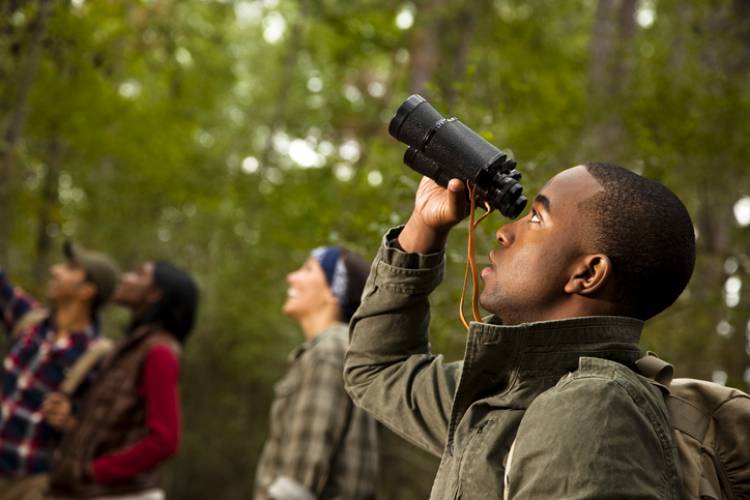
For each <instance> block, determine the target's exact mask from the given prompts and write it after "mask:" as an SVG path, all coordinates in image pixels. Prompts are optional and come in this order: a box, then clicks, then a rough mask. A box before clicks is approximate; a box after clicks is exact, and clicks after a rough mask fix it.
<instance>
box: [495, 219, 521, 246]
mask: <svg viewBox="0 0 750 500" xmlns="http://www.w3.org/2000/svg"><path fill="white" fill-rule="evenodd" d="M513 225H514V223H513V222H511V223H508V224H505V225H504V226H501V227H499V228H498V229H497V231H495V239H497V242H498V243H499V244H500V246H503V247H507V246H510V245H512V244H513V242H514V241H515V239H516V232H515V230H514V228H513Z"/></svg>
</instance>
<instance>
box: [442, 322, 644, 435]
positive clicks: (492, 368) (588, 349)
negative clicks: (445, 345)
mask: <svg viewBox="0 0 750 500" xmlns="http://www.w3.org/2000/svg"><path fill="white" fill-rule="evenodd" d="M498 322H499V321H498V320H497V319H496V318H490V320H489V322H487V323H478V322H472V323H471V325H470V328H469V335H468V339H467V341H466V352H465V354H464V360H463V369H462V373H461V380H460V382H459V386H458V389H457V390H456V395H455V400H454V404H453V412H452V417H451V420H452V423H453V425H455V424H456V423H457V421H458V420H460V418H461V416H462V415H463V414H464V412H465V411H466V410H467V409H468V407H469V406H470V405H471V404H472V403H473V402H475V401H477V400H478V399H481V398H482V397H485V396H488V395H491V394H499V393H504V392H507V391H510V390H513V389H517V388H519V387H526V388H528V387H530V386H533V387H534V388H535V389H533V390H531V393H538V392H539V391H541V390H544V388H545V387H549V386H551V385H554V384H555V383H556V381H557V380H558V379H559V378H560V377H562V376H563V375H565V373H568V372H573V371H575V370H576V369H578V361H579V358H580V357H582V356H589V357H595V358H603V359H609V360H612V361H616V362H618V363H622V364H625V365H627V366H631V367H632V366H633V365H634V363H635V360H636V359H638V358H639V357H640V356H641V351H640V348H639V347H638V340H639V339H640V336H641V331H642V329H643V322H642V321H640V320H637V319H635V318H627V317H621V316H591V317H582V318H572V319H565V320H555V321H541V322H536V323H525V324H521V325H511V326H505V325H502V324H497V323H498ZM542 380H544V382H540V381H542ZM452 427H453V426H452Z"/></svg>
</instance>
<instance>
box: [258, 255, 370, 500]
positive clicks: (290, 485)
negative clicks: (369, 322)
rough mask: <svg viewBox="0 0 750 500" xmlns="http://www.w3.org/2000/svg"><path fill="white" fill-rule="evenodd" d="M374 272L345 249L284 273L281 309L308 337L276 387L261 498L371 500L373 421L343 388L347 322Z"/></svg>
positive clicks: (260, 468) (261, 476)
mask: <svg viewBox="0 0 750 500" xmlns="http://www.w3.org/2000/svg"><path fill="white" fill-rule="evenodd" d="M369 271H370V266H369V264H368V263H367V262H366V261H365V260H363V259H362V258H361V257H359V256H357V255H356V254H353V253H351V252H349V251H347V250H346V249H344V248H341V247H334V246H329V247H319V248H316V249H315V250H313V251H312V252H311V254H310V257H309V258H308V259H307V261H305V263H304V264H303V265H302V267H301V268H299V269H297V270H296V271H293V272H291V273H289V275H287V283H288V284H289V288H288V290H287V300H286V302H285V304H284V307H283V309H282V311H283V313H284V314H285V315H287V316H289V317H291V318H294V319H295V320H296V321H297V323H299V325H300V327H301V329H302V332H303V334H304V337H305V342H304V343H302V344H301V345H299V346H297V348H295V349H294V350H293V351H292V352H291V353H290V355H289V358H288V361H289V369H288V370H287V373H286V375H285V376H284V378H283V379H282V380H281V381H280V382H278V383H277V384H276V386H275V387H274V391H275V398H274V401H273V403H272V405H271V415H270V428H269V433H268V438H267V441H266V445H265V447H264V448H263V454H262V456H261V459H260V462H259V465H258V469H257V473H256V489H255V499H256V500H266V499H274V500H292V499H294V500H308V499H309V500H313V499H347V500H359V499H374V498H375V496H376V479H377V469H378V455H377V437H376V427H375V421H374V420H373V419H372V418H371V417H370V416H368V415H367V414H366V413H365V412H364V411H362V410H360V409H359V408H357V407H355V406H354V405H353V404H352V402H351V400H350V399H349V396H348V395H347V394H346V392H345V391H344V381H343V378H342V371H343V365H344V353H345V352H346V348H347V345H348V326H347V323H348V322H349V320H350V319H351V317H352V315H353V314H354V311H356V309H357V307H358V306H359V302H360V297H361V295H362V289H363V288H364V285H365V281H366V280H367V276H368V274H369Z"/></svg>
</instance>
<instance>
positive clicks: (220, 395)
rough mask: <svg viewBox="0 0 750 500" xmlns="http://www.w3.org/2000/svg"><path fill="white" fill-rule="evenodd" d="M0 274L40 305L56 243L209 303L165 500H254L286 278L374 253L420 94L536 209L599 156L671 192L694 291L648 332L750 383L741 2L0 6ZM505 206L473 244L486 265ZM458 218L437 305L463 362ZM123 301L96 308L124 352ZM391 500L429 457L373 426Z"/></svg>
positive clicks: (423, 489) (703, 364) (407, 178)
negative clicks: (187, 287) (176, 275)
mask: <svg viewBox="0 0 750 500" xmlns="http://www.w3.org/2000/svg"><path fill="white" fill-rule="evenodd" d="M0 5H1V7H0V132H1V133H2V135H0V264H2V265H3V266H4V267H5V268H7V269H8V272H9V274H10V275H11V277H12V278H13V279H15V281H16V282H17V283H19V284H21V285H23V286H24V287H26V288H27V289H30V290H32V291H35V292H37V293H42V290H43V289H44V282H45V280H46V274H47V268H48V266H49V265H50V264H51V263H53V262H54V261H56V260H58V259H59V258H60V255H59V250H58V249H59V246H60V243H61V241H62V240H63V238H65V237H71V238H73V239H75V240H76V241H78V242H80V243H82V244H84V245H86V246H89V247H92V248H96V249H101V250H105V251H107V252H109V253H111V254H112V255H114V256H115V257H116V258H117V259H118V260H119V261H120V262H121V263H122V264H123V266H125V267H127V266H132V265H134V264H135V263H137V262H139V261H142V260H144V259H153V258H159V257H164V258H168V259H171V260H174V261H176V262H177V263H179V264H181V265H183V266H185V267H187V268H189V269H190V270H191V271H192V272H193V273H194V274H195V275H196V276H197V278H198V280H199V282H200V285H201V289H202V293H203V301H202V309H201V314H200V324H199V327H198V329H197V331H196V333H195V335H194V337H192V338H191V339H190V341H189V342H188V345H187V350H186V353H185V359H184V366H183V373H182V384H183V385H182V391H183V398H184V412H185V430H186V433H185V437H184V442H183V447H182V451H181V454H180V455H179V457H178V458H177V459H176V460H175V461H174V462H172V464H171V465H170V467H169V470H168V476H167V487H168V494H169V496H170V498H174V499H193V498H218V499H241V498H248V497H249V496H250V493H251V491H252V484H253V475H254V469H255V464H256V460H257V458H258V455H259V452H260V449H261V445H262V443H263V440H264V438H265V432H266V424H267V414H268V406H269V402H270V398H271V394H272V384H273V382H274V381H275V380H277V379H278V378H279V377H280V376H281V374H282V373H283V371H284V359H285V356H286V354H287V352H288V351H289V350H290V349H292V347H293V346H294V345H296V344H297V343H298V342H300V341H301V338H302V337H301V332H300V331H299V330H298V329H297V327H296V325H295V324H294V323H292V322H291V321H290V320H288V319H285V318H284V317H282V316H281V314H280V313H279V309H280V307H281V304H282V303H283V301H284V300H285V290H286V283H285V275H286V273H287V272H289V271H291V270H292V269H294V268H295V267H297V266H298V265H300V264H301V263H302V262H303V260H304V259H305V258H306V256H307V253H308V251H309V250H310V249H311V248H312V247H314V246H316V245H320V244H326V243H329V242H334V243H341V244H345V245H348V246H349V247H351V248H353V249H355V250H357V251H359V252H360V253H362V254H364V255H366V256H368V257H371V256H373V255H374V253H375V251H376V248H377V246H378V245H379V243H380V239H381V236H382V234H383V232H384V231H385V230H386V229H387V228H388V227H390V226H392V225H395V224H397V223H400V222H403V221H404V220H405V218H406V217H407V215H408V213H409V211H410V209H411V204H412V197H413V192H414V188H415V187H416V185H417V182H418V177H417V175H416V174H414V173H413V172H411V171H410V170H408V169H407V168H406V167H404V166H403V165H402V162H401V156H402V154H403V150H404V147H403V146H402V145H400V144H398V143H396V141H394V140H393V139H391V138H390V137H389V136H388V134H387V125H388V121H389V120H390V118H391V116H392V114H393V112H394V111H395V109H396V108H397V107H398V105H399V104H400V103H401V102H402V101H403V100H404V99H405V98H406V97H408V95H409V94H410V93H413V92H420V93H422V94H423V95H425V96H426V97H427V98H428V99H430V100H431V102H432V103H433V104H434V105H435V106H436V107H437V108H438V110H441V111H442V112H443V113H444V114H447V115H455V116H458V117H459V118H460V119H461V120H462V121H463V122H464V123H466V124H468V125H469V126H471V127H472V128H474V129H475V130H477V131H478V132H480V133H481V134H483V135H484V136H485V137H486V138H487V139H488V140H490V141H491V142H493V143H494V144H496V145H497V146H499V147H501V148H504V149H507V150H510V151H512V153H513V155H514V156H515V158H516V159H517V161H518V163H519V169H520V170H521V171H522V172H523V174H524V186H525V187H526V190H527V192H528V193H532V194H533V193H535V192H536V190H537V189H538V188H539V187H540V186H541V185H542V184H543V183H544V181H546V180H547V179H548V178H549V177H550V176H551V175H553V174H554V173H556V172H558V171H559V170H562V169H563V168H566V167H568V166H572V165H574V164H577V163H580V162H584V161H588V160H603V161H611V162H616V163H620V164H622V165H624V166H627V167H629V168H631V169H633V170H635V171H637V172H640V173H643V174H644V175H647V176H649V177H651V178H654V179H658V180H660V181H662V182H664V183H665V184H667V185H668V186H669V187H670V188H672V189H673V190H674V191H676V192H677V193H678V194H679V195H680V197H681V198H682V199H683V200H684V201H685V202H686V204H687V206H688V208H689V210H690V212H691V214H692V216H693V218H694V221H695V224H696V234H697V235H698V248H699V256H698V263H697V267H696V271H695V274H694V277H693V280H692V282H691V285H690V286H689V289H688V290H687V291H686V292H685V293H684V295H683V296H682V297H681V298H680V299H679V300H678V302H677V303H676V304H675V305H674V306H673V307H672V308H671V309H669V310H668V311H667V312H665V313H663V314H662V315H660V316H659V317H658V318H657V319H655V320H654V321H651V322H650V323H649V324H648V325H647V328H646V334H645V337H644V342H643V343H644V346H646V347H647V348H650V349H653V350H655V351H657V352H658V353H659V354H660V355H661V356H662V357H664V358H666V359H668V360H671V361H672V362H674V363H675V364H676V370H677V373H678V375H682V376H694V377H701V378H706V379H712V380H715V381H718V382H724V383H727V384H730V385H734V386H737V387H740V388H742V389H744V390H745V391H747V390H748V389H750V323H749V319H750V140H749V138H750V119H749V117H750V1H748V0H706V1H700V2H699V1H692V2H686V1H678V0H640V1H638V0H598V1H597V0H568V1H557V0H546V1H545V0H537V1H519V0H471V1H469V0H414V1H412V2H403V1H400V0H399V1H396V0H348V1H342V0H248V1H231V0H223V1H220V0H215V1H209V0H141V1H129V0H120V1H116V0H95V1H94V0H68V1H62V0H2V1H0ZM502 223H503V220H502V218H501V217H500V216H499V215H493V216H492V217H491V218H490V220H489V221H487V222H485V223H484V225H483V226H482V229H481V231H480V234H479V240H480V244H479V249H478V256H479V260H480V261H482V260H485V259H486V257H485V255H486V253H487V250H488V249H489V247H490V245H492V241H493V240H492V234H493V232H494V227H496V226H497V225H499V224H502ZM466 236H467V231H466V226H465V225H464V226H461V227H460V228H459V229H458V230H456V231H455V232H454V234H453V236H452V240H451V241H450V246H449V250H448V252H449V264H448V267H449V269H448V277H447V282H446V283H445V285H444V286H443V287H441V289H440V290H439V293H437V294H436V295H435V296H434V300H433V305H434V308H435V313H434V316H433V347H434V349H435V350H436V351H440V352H444V353H446V354H447V355H448V357H449V358H453V359H455V358H459V357H461V355H462V352H463V345H464V340H465V334H464V332H463V330H462V327H461V326H460V323H459V321H458V315H457V304H458V297H459V293H460V288H461V285H460V283H461V279H462V276H463V268H464V264H465V261H466V255H465V241H466ZM123 321H124V317H123V315H122V311H117V310H114V309H111V310H110V311H109V312H108V313H107V320H106V323H107V325H108V334H110V335H112V336H117V335H118V334H119V329H120V327H121V325H122V324H123ZM383 441H384V445H383V461H382V463H383V480H382V494H381V498H382V499H418V498H425V497H426V496H427V494H428V493H427V492H428V491H429V487H430V485H431V482H432V477H433V475H434V472H435V468H436V465H437V461H436V460H435V459H433V458H431V457H428V456H426V455H425V454H423V453H421V452H419V451H417V450H415V449H414V448H412V447H410V446H409V445H407V444H405V443H404V442H402V441H401V440H399V439H398V438H395V437H394V436H392V435H390V434H388V433H387V432H383Z"/></svg>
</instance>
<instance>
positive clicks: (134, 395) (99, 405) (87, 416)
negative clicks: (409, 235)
mask: <svg viewBox="0 0 750 500" xmlns="http://www.w3.org/2000/svg"><path fill="white" fill-rule="evenodd" d="M155 345H167V346H168V347H169V348H170V349H172V350H173V351H174V352H175V353H176V354H178V355H179V351H180V347H179V344H178V342H177V340H176V339H175V338H174V336H172V335H171V334H170V333H168V332H166V331H163V330H159V329H158V327H157V326H155V325H145V326H142V327H141V328H139V329H138V330H136V331H135V332H133V333H132V334H131V335H129V336H128V337H126V338H125V339H123V340H122V341H121V342H120V343H118V345H117V346H116V347H115V349H114V351H113V352H112V354H111V355H110V356H109V357H108V358H107V359H106V360H105V361H104V365H103V367H102V370H101V372H100V375H99V377H98V378H97V380H96V382H95V383H94V385H93V386H92V387H91V389H90V390H89V392H88V393H87V394H86V397H85V399H84V401H83V405H82V408H81V411H80V413H79V415H78V425H77V426H76V427H75V429H73V430H72V431H70V432H69V433H67V434H65V435H64V436H63V438H62V441H61V443H60V446H59V447H58V448H57V450H56V451H55V454H54V457H53V462H52V473H51V477H50V489H51V492H52V493H53V494H54V495H58V496H65V497H71V498H88V497H95V496H101V495H119V494H128V493H136V492H140V491H144V490H148V489H150V488H155V487H158V486H159V483H160V475H159V470H158V469H159V468H158V467H156V468H154V469H153V470H150V471H147V472H144V473H142V474H139V475H136V476H134V477H131V478H129V479H127V480H124V481H121V482H118V483H115V484H108V485H100V484H96V483H95V482H94V480H93V477H91V473H90V471H89V465H90V464H91V462H92V461H93V460H94V459H95V458H97V457H100V456H102V455H105V454H107V453H111V452H113V451H117V450H121V449H123V448H126V447H128V446H130V445H132V444H134V443H136V442H138V441H140V440H141V439H143V438H145V437H146V436H147V435H148V432H149V431H148V428H147V426H146V405H145V401H144V400H143V399H142V398H141V397H140V396H139V395H138V385H139V383H140V375H141V371H142V367H143V363H144V361H145V359H146V356H147V354H148V352H149V351H150V350H151V348H152V347H154V346H155Z"/></svg>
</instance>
